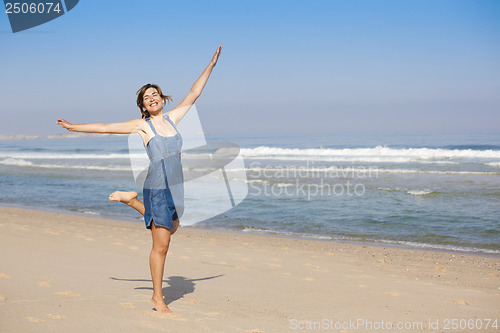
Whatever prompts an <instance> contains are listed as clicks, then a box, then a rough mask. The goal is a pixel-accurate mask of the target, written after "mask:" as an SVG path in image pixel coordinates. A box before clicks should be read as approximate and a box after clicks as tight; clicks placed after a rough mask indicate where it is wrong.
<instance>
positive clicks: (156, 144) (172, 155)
mask: <svg viewBox="0 0 500 333" xmlns="http://www.w3.org/2000/svg"><path fill="white" fill-rule="evenodd" d="M164 118H165V119H166V120H167V121H168V122H169V123H170V124H171V125H172V126H173V128H174V129H175V131H176V132H177V134H176V135H174V136H168V137H164V136H161V135H159V134H158V132H157V131H156V129H155V128H154V126H153V124H152V123H151V119H150V118H146V121H147V122H148V124H149V126H151V129H152V130H153V133H154V134H155V136H154V137H152V138H151V139H150V140H149V142H148V144H147V145H146V147H145V148H146V152H147V154H148V157H149V168H148V173H147V175H146V179H145V181H144V188H143V192H142V193H143V196H144V208H145V212H144V222H145V223H146V228H148V229H151V222H154V224H155V226H157V227H163V228H174V224H173V221H175V220H178V219H179V218H180V217H181V216H182V213H183V211H184V176H183V173H182V163H181V148H182V137H181V135H180V133H179V131H178V130H177V128H176V127H175V125H174V123H173V122H172V120H170V118H168V116H164Z"/></svg>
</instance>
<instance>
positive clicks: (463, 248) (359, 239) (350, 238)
mask: <svg viewBox="0 0 500 333" xmlns="http://www.w3.org/2000/svg"><path fill="white" fill-rule="evenodd" d="M241 231H242V232H246V233H258V234H270V235H280V236H285V237H292V238H312V239H318V240H327V241H339V242H347V243H350V242H354V243H363V244H374V245H376V244H388V245H394V246H402V247H405V248H422V249H429V250H444V251H454V252H465V253H487V254H495V255H497V254H500V250H494V249H485V248H478V247H467V246H460V245H448V244H446V245H445V244H432V243H420V242H412V241H402V240H387V239H375V238H374V239H370V238H366V237H355V236H326V235H319V234H308V233H299V232H292V231H276V230H270V229H266V228H255V227H244V228H243V230H241Z"/></svg>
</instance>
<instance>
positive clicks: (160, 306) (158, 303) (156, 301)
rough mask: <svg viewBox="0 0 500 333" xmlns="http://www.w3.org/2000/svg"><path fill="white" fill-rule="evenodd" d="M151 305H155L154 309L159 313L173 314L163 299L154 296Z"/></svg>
mask: <svg viewBox="0 0 500 333" xmlns="http://www.w3.org/2000/svg"><path fill="white" fill-rule="evenodd" d="M151 304H153V306H154V308H155V309H156V311H157V312H159V313H172V311H171V310H170V309H169V308H168V306H167V304H165V301H164V300H163V297H162V298H161V299H160V298H156V297H154V296H153V297H152V298H151Z"/></svg>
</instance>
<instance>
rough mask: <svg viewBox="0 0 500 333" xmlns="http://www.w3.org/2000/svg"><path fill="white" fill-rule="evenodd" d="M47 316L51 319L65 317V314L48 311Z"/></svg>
mask: <svg viewBox="0 0 500 333" xmlns="http://www.w3.org/2000/svg"><path fill="white" fill-rule="evenodd" d="M47 317H49V318H52V319H67V317H66V316H63V315H60V314H57V313H49V314H48V315H47Z"/></svg>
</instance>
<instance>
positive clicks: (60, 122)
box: [56, 118, 73, 131]
mask: <svg viewBox="0 0 500 333" xmlns="http://www.w3.org/2000/svg"><path fill="white" fill-rule="evenodd" d="M56 124H58V125H61V126H62V127H63V128H65V129H67V130H68V131H71V127H72V126H73V124H70V123H69V122H67V121H66V120H64V119H62V118H58V119H57V122H56Z"/></svg>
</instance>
